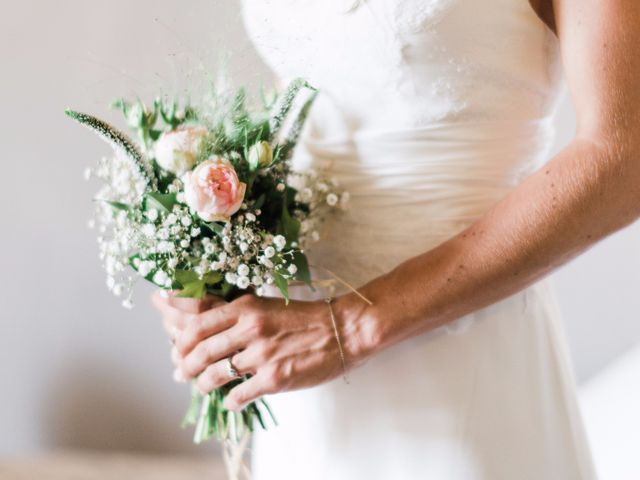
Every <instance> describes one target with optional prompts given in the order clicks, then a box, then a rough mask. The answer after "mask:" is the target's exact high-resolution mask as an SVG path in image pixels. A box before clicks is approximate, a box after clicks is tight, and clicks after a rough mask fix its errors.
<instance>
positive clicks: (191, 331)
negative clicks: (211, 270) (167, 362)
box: [176, 303, 237, 356]
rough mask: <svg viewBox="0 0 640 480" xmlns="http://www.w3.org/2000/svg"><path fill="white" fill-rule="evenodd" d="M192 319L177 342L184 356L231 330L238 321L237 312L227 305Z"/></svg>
mask: <svg viewBox="0 0 640 480" xmlns="http://www.w3.org/2000/svg"><path fill="white" fill-rule="evenodd" d="M190 317H191V318H190V319H188V320H187V321H186V322H185V328H184V331H183V332H182V334H181V335H180V337H179V338H178V339H177V341H176V347H178V351H179V352H180V354H181V355H182V356H185V355H187V354H188V353H189V352H191V350H193V349H194V348H195V347H196V345H198V343H199V342H201V341H203V340H204V339H206V338H208V337H210V336H212V335H216V334H218V333H220V332H223V331H225V330H227V329H229V328H231V327H232V326H234V325H235V324H236V320H237V318H236V312H235V310H234V309H233V308H231V307H230V306H229V304H227V303H224V304H222V305H221V306H219V307H216V308H213V309H211V310H207V311H206V312H204V313H201V314H199V315H192V316H190Z"/></svg>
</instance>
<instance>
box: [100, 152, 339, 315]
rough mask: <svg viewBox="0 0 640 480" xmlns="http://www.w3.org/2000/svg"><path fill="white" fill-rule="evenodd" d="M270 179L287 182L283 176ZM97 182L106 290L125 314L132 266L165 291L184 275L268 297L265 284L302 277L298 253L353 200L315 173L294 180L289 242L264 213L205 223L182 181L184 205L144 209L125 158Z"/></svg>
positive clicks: (140, 183) (105, 164)
mask: <svg viewBox="0 0 640 480" xmlns="http://www.w3.org/2000/svg"><path fill="white" fill-rule="evenodd" d="M272 174H276V175H277V176H281V175H282V172H277V173H276V172H272ZM92 176H95V177H98V178H99V179H100V180H102V181H103V182H104V186H103V187H102V188H101V190H100V191H99V193H98V199H99V200H101V201H98V202H97V208H96V213H97V215H96V219H97V223H98V225H99V227H98V228H99V232H100V236H99V238H98V242H99V248H100V258H101V260H102V262H103V265H104V268H105V270H106V272H107V286H108V288H109V289H110V290H111V291H112V292H113V293H114V294H115V295H117V296H123V297H124V298H125V299H124V301H123V304H124V305H125V306H127V307H130V306H131V305H132V304H131V288H132V286H133V284H134V282H135V280H136V276H135V275H132V274H131V273H129V272H130V270H129V268H128V265H129V264H130V263H131V264H132V266H133V267H134V269H135V270H136V271H137V273H138V274H139V276H142V277H144V278H146V279H148V280H150V281H152V282H153V283H154V284H156V285H157V286H159V287H161V288H164V289H171V288H176V283H180V282H177V276H178V274H179V272H180V271H186V272H195V274H196V275H197V277H198V278H199V279H201V280H202V279H204V280H206V279H207V278H216V279H224V281H225V282H226V283H227V284H229V285H233V286H235V287H237V288H239V289H241V290H245V289H249V288H252V289H254V290H255V292H256V294H257V295H263V294H264V293H265V286H266V285H270V284H273V283H276V282H277V281H278V279H281V280H284V281H286V282H289V281H290V280H292V279H294V278H295V277H296V274H297V273H298V267H297V266H296V263H295V260H296V257H295V254H294V253H295V252H296V251H298V250H299V249H301V248H305V247H306V246H308V245H309V244H311V243H313V242H315V241H317V240H318V239H319V230H320V227H321V224H322V222H323V220H324V218H325V216H326V215H327V213H329V212H330V211H331V210H335V209H341V208H344V207H345V206H346V204H347V202H348V194H347V193H340V192H339V190H338V184H337V182H336V181H335V179H327V178H324V177H323V176H321V175H318V174H317V173H315V172H313V171H311V172H305V173H295V174H292V173H290V174H289V175H288V177H287V179H286V183H287V184H288V185H289V186H290V187H293V188H295V189H296V191H297V193H296V195H295V198H294V202H295V208H294V210H293V212H292V214H293V217H294V218H295V219H296V220H297V221H299V222H300V236H299V240H298V242H292V243H288V242H287V240H286V239H285V237H284V236H283V235H274V234H271V233H268V232H267V231H266V229H265V228H264V227H263V226H262V224H261V221H260V219H261V215H262V214H263V213H262V212H261V211H260V210H259V209H256V208H255V207H250V206H248V205H247V204H246V203H245V204H242V206H241V208H240V211H239V212H238V213H237V214H236V215H234V216H233V217H232V218H231V219H230V221H228V222H227V223H225V224H220V223H218V224H207V223H206V222H205V223H202V221H201V220H200V219H199V218H198V217H197V215H196V214H195V213H194V212H192V211H190V209H189V207H188V206H187V205H186V204H185V203H183V202H184V192H183V188H184V186H183V183H182V181H181V180H179V179H176V180H174V181H173V183H172V184H171V185H169V186H168V188H167V191H168V192H170V193H175V194H177V200H178V203H177V204H176V205H174V206H173V208H172V209H171V211H168V210H167V209H166V208H164V207H162V206H161V205H156V208H153V205H149V202H148V201H147V202H146V208H143V206H144V202H142V198H143V196H144V194H145V184H144V180H143V179H141V178H140V177H139V175H138V174H137V173H136V172H135V171H133V169H132V168H131V165H130V163H129V162H128V160H127V159H124V158H119V157H116V158H115V159H114V160H102V161H101V162H100V163H99V165H98V167H97V169H95V170H94V171H89V172H88V174H87V177H89V178H90V177H92ZM282 178H283V180H281V181H280V184H278V185H277V187H276V190H277V191H279V192H284V190H285V188H286V186H285V180H284V176H282ZM127 205H128V206H130V207H131V208H127ZM249 205H251V202H249ZM265 220H266V219H265ZM203 229H204V230H205V231H204V232H203ZM214 230H215V231H214ZM211 274H214V275H213V277H210V276H209V275H211ZM216 274H217V275H216Z"/></svg>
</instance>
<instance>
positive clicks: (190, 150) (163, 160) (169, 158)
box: [154, 125, 209, 175]
mask: <svg viewBox="0 0 640 480" xmlns="http://www.w3.org/2000/svg"><path fill="white" fill-rule="evenodd" d="M208 134H209V131H208V130H207V128H206V127H203V126H201V125H192V126H184V127H178V128H176V129H175V130H171V131H169V132H165V133H163V134H162V135H161V136H160V138H159V139H158V141H157V142H156V144H155V147H154V151H155V158H156V162H158V165H160V167H162V168H163V169H165V170H167V171H169V172H171V173H174V174H176V175H181V174H183V173H185V172H187V171H189V170H191V169H192V168H193V165H194V164H195V163H196V159H197V157H198V154H199V153H200V150H201V148H202V144H203V141H204V139H205V137H206V136H207V135H208Z"/></svg>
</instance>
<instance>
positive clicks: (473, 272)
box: [341, 0, 640, 350]
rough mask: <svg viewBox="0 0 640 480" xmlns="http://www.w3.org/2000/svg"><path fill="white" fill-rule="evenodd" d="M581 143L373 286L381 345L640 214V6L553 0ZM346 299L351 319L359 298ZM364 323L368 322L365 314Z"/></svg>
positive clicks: (467, 308)
mask: <svg viewBox="0 0 640 480" xmlns="http://www.w3.org/2000/svg"><path fill="white" fill-rule="evenodd" d="M554 1H555V6H554V7H555V8H554V11H555V17H556V25H557V30H558V35H559V38H560V42H561V48H562V53H563V61H564V66H565V71H566V76H567V80H568V83H569V88H570V91H571V94H572V97H573V99H574V102H575V105H576V107H577V116H578V131H577V136H576V138H575V140H574V141H573V142H572V143H571V144H570V145H569V146H568V147H567V148H565V149H564V150H563V151H562V152H561V153H559V154H558V155H557V156H556V157H555V158H553V159H552V160H550V161H549V162H548V163H547V165H546V166H544V167H543V168H542V169H541V170H539V171H538V172H536V173H535V174H533V175H532V176H531V177H530V178H528V179H527V180H526V181H525V182H523V183H522V184H521V185H520V186H518V187H517V188H516V189H514V190H513V191H512V192H511V193H510V194H509V195H508V196H507V197H506V198H504V200H502V201H501V202H499V203H498V204H497V205H495V206H494V207H493V208H492V209H491V210H490V211H489V212H487V213H486V214H485V215H484V216H483V217H482V218H481V219H479V220H478V221H477V222H476V223H474V224H473V225H472V226H470V227H469V228H468V229H467V230H465V231H464V232H462V233H461V234H459V235H457V236H456V237H454V238H452V239H450V240H449V241H447V242H445V243H444V244H442V245H441V246H439V247H438V248H436V249H434V250H432V251H430V252H427V253H425V254H423V255H421V256H419V257H416V258H413V259H411V260H409V261H407V262H405V263H404V264H402V265H400V266H399V267H398V268H396V269H395V270H393V271H392V272H391V273H389V274H388V275H386V276H384V277H382V278H379V279H376V280H375V281H373V282H371V283H370V284H368V285H367V286H366V287H365V288H364V293H365V294H366V295H367V296H368V297H369V298H371V299H373V301H374V305H373V306H372V307H369V308H367V309H366V310H364V312H362V313H360V314H359V315H354V316H353V317H351V321H352V322H359V323H362V322H365V323H369V324H370V325H371V327H369V328H367V329H366V331H367V332H368V333H369V335H370V337H369V338H365V342H366V343H367V344H370V345H373V347H372V348H373V349H374V350H375V349H379V348H384V347H385V346H387V345H389V344H393V343H395V342H397V341H400V340H402V339H403V338H406V337H408V336H411V335H414V334H416V333H418V332H422V331H425V330H430V329H432V328H434V327H437V326H439V325H442V324H445V323H447V322H449V321H451V320H453V319H456V318H459V317H461V316H463V315H465V314H467V313H469V312H473V311H474V310H477V309H479V308H481V307H484V306H486V305H489V304H491V303H494V302H496V301H498V300H500V299H503V298H505V297H507V296H509V295H510V294H513V293H515V292H517V291H519V290H521V289H522V288H524V287H526V286H527V285H530V284H531V283H533V282H535V281H536V280H538V279H540V278H541V277H543V276H544V275H546V274H548V273H549V272H551V271H552V270H554V269H555V268H557V267H558V266H560V265H562V264H564V263H565V262H567V261H568V260H570V259H571V258H573V257H575V256H576V255H578V254H580V253H581V252H583V251H585V250H586V249H587V248H589V247H590V246H592V245H593V244H594V243H596V242H597V241H598V240H600V239H602V238H604V237H606V236H607V235H609V234H611V233H613V232H615V231H617V230H619V229H620V228H622V227H624V226H626V225H628V224H629V223H631V222H633V221H634V220H636V219H637V218H638V216H639V215H640V56H639V55H638V53H639V50H640V28H638V26H639V25H640V3H639V2H629V1H626V0H607V1H602V0H554ZM357 302H358V300H357V299H355V298H353V297H345V298H344V299H341V303H342V307H343V309H342V310H343V312H344V313H343V315H345V316H346V317H347V318H349V312H350V311H353V307H351V306H350V304H352V303H353V304H356V303H357ZM363 319H364V320H363Z"/></svg>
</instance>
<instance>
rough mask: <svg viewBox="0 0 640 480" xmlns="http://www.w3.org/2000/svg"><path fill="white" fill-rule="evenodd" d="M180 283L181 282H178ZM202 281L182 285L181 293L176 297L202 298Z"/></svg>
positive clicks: (203, 290)
mask: <svg viewBox="0 0 640 480" xmlns="http://www.w3.org/2000/svg"><path fill="white" fill-rule="evenodd" d="M180 283H182V282H180ZM204 293H205V289H204V280H196V281H194V282H189V283H182V291H181V292H180V293H179V294H177V295H176V297H179V298H204Z"/></svg>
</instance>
